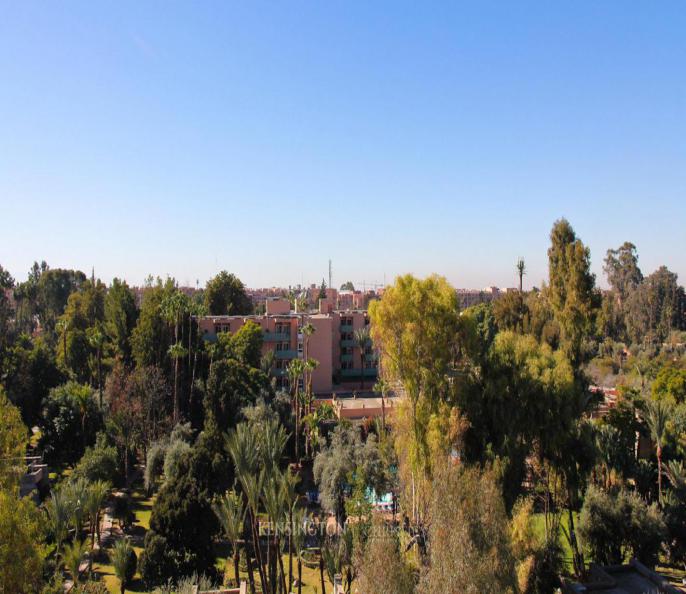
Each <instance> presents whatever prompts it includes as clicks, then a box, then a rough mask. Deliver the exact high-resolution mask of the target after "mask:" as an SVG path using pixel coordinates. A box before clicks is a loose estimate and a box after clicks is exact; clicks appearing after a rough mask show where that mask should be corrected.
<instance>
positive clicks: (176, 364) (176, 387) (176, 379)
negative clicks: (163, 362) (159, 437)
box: [174, 356, 179, 424]
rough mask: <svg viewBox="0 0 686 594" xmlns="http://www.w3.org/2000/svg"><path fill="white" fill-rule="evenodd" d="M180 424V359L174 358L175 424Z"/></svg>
mask: <svg viewBox="0 0 686 594" xmlns="http://www.w3.org/2000/svg"><path fill="white" fill-rule="evenodd" d="M178 422H179V358H178V356H177V357H174V424H176V423H178Z"/></svg>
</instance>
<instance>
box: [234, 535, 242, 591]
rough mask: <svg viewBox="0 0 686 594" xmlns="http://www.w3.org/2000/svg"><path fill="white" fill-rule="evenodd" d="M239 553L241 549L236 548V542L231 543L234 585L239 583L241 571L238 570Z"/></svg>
mask: <svg viewBox="0 0 686 594" xmlns="http://www.w3.org/2000/svg"><path fill="white" fill-rule="evenodd" d="M240 555H241V550H240V549H239V548H238V543H237V542H235V543H233V574H234V577H235V578H236V587H237V588H238V587H239V586H240V585H241V572H240V566H239V563H240Z"/></svg>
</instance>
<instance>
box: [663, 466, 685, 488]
mask: <svg viewBox="0 0 686 594" xmlns="http://www.w3.org/2000/svg"><path fill="white" fill-rule="evenodd" d="M665 474H666V475H667V478H668V479H669V482H670V483H672V487H673V488H674V489H675V490H676V491H678V492H684V493H686V468H685V467H684V462H683V460H682V461H681V462H677V461H676V460H670V461H669V462H668V463H667V468H666V469H665Z"/></svg>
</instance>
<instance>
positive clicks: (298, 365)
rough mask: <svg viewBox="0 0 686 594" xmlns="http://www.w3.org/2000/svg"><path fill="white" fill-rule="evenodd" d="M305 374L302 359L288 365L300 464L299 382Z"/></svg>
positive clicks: (296, 449)
mask: <svg viewBox="0 0 686 594" xmlns="http://www.w3.org/2000/svg"><path fill="white" fill-rule="evenodd" d="M304 372H305V362H304V361H303V360H302V359H293V360H292V361H291V362H290V363H289V364H288V381H289V383H290V386H291V391H292V394H293V410H294V412H295V436H294V437H295V459H296V460H297V461H298V462H300V402H299V400H300V399H299V390H300V388H299V385H298V384H299V381H300V378H301V377H302V376H303V373H304Z"/></svg>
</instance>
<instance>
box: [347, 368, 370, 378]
mask: <svg viewBox="0 0 686 594" xmlns="http://www.w3.org/2000/svg"><path fill="white" fill-rule="evenodd" d="M360 371H364V377H376V376H377V374H378V370H377V369H376V368H372V369H364V370H361V369H341V377H342V378H344V379H360V377H361V374H360Z"/></svg>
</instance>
